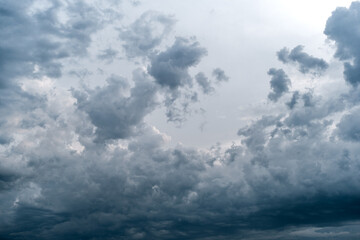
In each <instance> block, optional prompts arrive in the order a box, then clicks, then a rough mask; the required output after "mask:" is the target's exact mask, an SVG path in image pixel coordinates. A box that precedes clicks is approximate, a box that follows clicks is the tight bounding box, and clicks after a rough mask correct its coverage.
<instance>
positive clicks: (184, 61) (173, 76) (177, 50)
mask: <svg viewBox="0 0 360 240" xmlns="http://www.w3.org/2000/svg"><path fill="white" fill-rule="evenodd" d="M206 54H207V51H206V49H205V48H202V47H200V44H199V43H198V42H197V41H194V40H192V39H186V38H176V40H175V43H174V44H173V45H172V46H171V47H169V48H168V49H166V50H165V51H163V52H160V53H159V54H156V55H155V56H153V57H152V58H151V65H150V66H149V67H148V71H149V74H150V75H151V76H153V77H154V78H155V80H156V82H157V83H158V84H159V85H160V86H162V87H168V88H170V89H177V88H179V87H183V86H185V85H190V86H191V85H192V78H191V77H190V75H189V73H188V69H189V68H190V67H194V66H196V65H197V64H198V63H199V62H200V60H201V58H202V57H204V56H205V55H206Z"/></svg>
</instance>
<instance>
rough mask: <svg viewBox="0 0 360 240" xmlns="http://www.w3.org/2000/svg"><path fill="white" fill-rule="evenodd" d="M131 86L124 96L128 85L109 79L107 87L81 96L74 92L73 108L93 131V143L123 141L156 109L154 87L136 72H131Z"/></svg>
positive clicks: (122, 80) (141, 74)
mask: <svg viewBox="0 0 360 240" xmlns="http://www.w3.org/2000/svg"><path fill="white" fill-rule="evenodd" d="M133 74H134V76H133V80H134V82H135V86H134V87H133V88H131V89H130V96H126V90H128V87H129V86H128V83H127V81H126V80H125V79H123V78H121V77H118V76H112V77H110V78H108V79H107V83H108V84H107V85H106V86H104V87H102V88H100V87H98V88H96V89H94V90H87V91H85V92H80V91H74V97H75V98H76V99H77V106H78V108H79V109H80V110H83V111H85V112H86V113H87V114H88V115H89V117H90V120H91V122H92V123H93V124H94V125H95V126H96V127H97V129H96V135H97V141H104V140H108V139H118V138H127V137H129V136H131V135H133V134H135V132H136V130H138V129H137V128H138V127H139V125H141V123H142V120H143V118H144V117H145V115H147V114H148V113H150V112H151V111H153V110H154V108H155V106H156V99H155V96H156V92H157V87H156V85H155V84H154V83H153V82H152V81H150V80H149V78H148V76H147V75H146V73H144V72H142V71H141V70H140V69H138V70H136V71H134V73H133Z"/></svg>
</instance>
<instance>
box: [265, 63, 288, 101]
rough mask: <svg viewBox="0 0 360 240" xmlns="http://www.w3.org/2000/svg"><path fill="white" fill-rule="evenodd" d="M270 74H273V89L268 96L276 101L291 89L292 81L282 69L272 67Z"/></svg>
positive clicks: (271, 83) (271, 81)
mask: <svg viewBox="0 0 360 240" xmlns="http://www.w3.org/2000/svg"><path fill="white" fill-rule="evenodd" d="M268 75H270V76H271V80H270V87H271V89H272V92H271V93H269V95H268V98H269V99H270V100H271V101H274V102H276V101H277V100H278V99H279V98H280V97H281V96H282V95H284V93H287V92H288V91H289V86H290V85H291V81H290V79H289V77H288V76H287V75H286V73H285V72H284V70H282V69H275V68H270V69H269V71H268Z"/></svg>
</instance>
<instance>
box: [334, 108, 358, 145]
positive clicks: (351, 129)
mask: <svg viewBox="0 0 360 240" xmlns="http://www.w3.org/2000/svg"><path fill="white" fill-rule="evenodd" d="M359 117H360V111H359V110H357V111H355V112H353V113H350V114H346V115H345V116H343V117H342V119H341V121H340V123H339V124H338V125H337V127H338V134H339V136H340V138H342V139H344V140H346V141H354V142H359V141H360V126H359V124H358V120H359Z"/></svg>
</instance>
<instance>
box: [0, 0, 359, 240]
mask: <svg viewBox="0 0 360 240" xmlns="http://www.w3.org/2000/svg"><path fill="white" fill-rule="evenodd" d="M2 3H4V4H3V6H4V7H3V10H0V15H1V18H3V19H5V20H6V19H7V23H14V24H8V25H5V24H4V23H3V22H1V24H4V25H3V26H4V29H6V30H7V33H0V34H3V36H6V37H7V40H11V39H12V36H15V35H16V34H17V35H19V33H21V32H24V34H25V36H26V37H25V38H24V41H23V42H20V43H19V42H16V43H14V46H12V47H9V48H5V47H4V46H5V45H6V44H10V43H9V42H7V41H5V40H4V39H2V40H0V44H1V45H0V46H1V48H0V51H3V52H4V55H2V56H6V57H7V58H8V59H9V61H5V60H4V59H5V58H1V59H2V61H1V63H0V72H1V73H3V74H2V77H3V79H2V80H1V81H2V83H3V87H2V88H0V160H1V161H0V212H1V214H0V238H1V239H11V240H12V239H14V240H15V239H39V240H45V239H54V240H57V239H59V240H60V239H70V240H72V239H74V240H75V239H92V240H100V239H101V240H111V239H284V240H285V239H290V238H296V237H298V238H301V237H302V236H306V237H309V234H310V233H311V234H312V236H314V238H313V239H316V238H318V239H321V238H322V237H325V238H326V237H329V236H336V237H338V236H343V237H344V239H346V237H347V238H348V239H351V238H352V239H356V238H357V237H358V235H356V234H358V233H359V230H358V223H357V222H358V221H359V220H360V219H359V216H360V215H359V214H360V207H359V201H360V189H359V181H360V175H359V170H360V163H359V156H360V148H359V146H358V144H359V141H360V137H359V136H360V129H359V127H358V119H359V118H360V113H359V102H360V100H359V90H358V89H357V88H351V89H350V90H349V92H348V93H338V94H337V95H336V94H334V95H331V96H330V95H326V94H322V95H320V94H321V93H322V91H318V89H312V90H306V91H304V90H303V89H292V92H291V93H292V95H291V94H286V93H288V92H289V91H290V85H291V81H290V77H291V76H290V77H289V76H288V75H287V74H286V73H285V72H284V71H283V70H282V69H275V68H271V69H270V70H269V71H268V75H270V77H271V80H270V88H271V91H272V92H270V94H269V95H268V98H269V99H270V100H271V101H272V102H271V103H267V104H271V105H272V106H276V107H277V109H279V110H276V111H273V112H271V113H267V114H261V113H260V115H261V116H260V117H259V118H256V119H252V121H249V122H248V124H247V125H246V126H244V127H242V128H240V129H239V130H238V132H237V134H238V136H237V137H238V138H237V139H238V140H239V141H238V143H233V144H232V145H230V146H229V145H226V146H220V145H215V146H214V147H212V148H210V149H204V148H197V147H196V146H193V147H186V146H182V145H181V144H178V145H175V146H172V147H170V146H169V144H167V143H168V142H169V141H170V136H168V135H166V134H165V133H162V132H161V131H160V130H158V129H157V128H156V127H155V126H152V125H151V124H149V122H147V121H146V119H147V117H149V116H150V115H151V113H153V112H154V111H156V110H159V109H161V107H163V106H164V105H165V107H166V114H167V117H168V119H170V120H171V121H181V119H182V115H181V113H182V112H184V111H190V110H189V104H191V103H193V102H196V101H198V98H197V97H198V94H200V93H199V92H198V90H199V89H198V88H197V87H200V90H201V91H202V93H204V94H209V93H211V92H213V91H214V90H215V87H214V86H216V83H217V82H222V81H228V80H229V77H227V76H226V74H225V72H224V71H223V70H221V69H220V68H215V69H214V70H213V72H211V74H212V76H213V77H214V79H213V80H211V79H210V80H209V79H208V78H207V77H206V75H205V74H204V73H203V72H204V71H202V70H198V69H196V72H199V73H198V74H196V75H195V80H196V83H197V85H195V84H193V76H192V74H191V68H195V67H196V66H198V64H199V62H200V60H201V59H202V58H203V57H205V55H206V53H207V50H206V49H205V48H203V47H201V46H200V44H199V43H198V42H197V41H196V40H195V39H188V38H182V37H178V38H176V39H175V42H174V44H173V45H171V46H169V47H167V48H165V49H163V50H158V51H155V49H154V48H156V47H158V46H159V44H160V42H161V40H162V38H164V37H165V33H164V32H162V31H160V35H156V34H155V33H154V32H153V31H155V30H153V28H152V26H153V24H155V25H157V24H160V25H161V26H162V25H164V24H165V26H169V27H170V25H171V26H172V23H171V24H170V22H171V21H173V20H172V18H170V20H169V19H168V17H166V16H167V15H163V14H160V13H153V12H152V13H146V14H145V15H142V16H141V17H140V19H139V20H137V21H135V23H134V24H133V25H131V26H130V27H129V28H128V29H127V30H126V31H129V32H128V33H129V38H128V39H127V38H126V36H122V37H123V38H122V41H124V42H125V43H123V44H125V45H124V48H125V49H126V53H125V54H126V57H129V58H130V59H132V58H133V57H143V58H144V59H143V60H144V63H145V65H144V66H143V67H142V68H141V67H140V68H136V69H135V70H134V71H133V72H132V77H129V78H125V77H120V76H118V75H116V74H111V73H109V74H108V75H105V74H104V76H108V77H107V78H106V82H105V83H104V85H102V86H91V85H90V84H87V82H85V83H84V81H83V82H81V83H82V84H81V86H80V87H76V86H74V87H73V88H72V89H71V91H67V90H66V89H65V90H64V89H63V88H60V87H59V85H58V80H57V78H60V75H61V74H59V75H57V74H53V73H52V72H51V71H50V67H49V66H48V64H50V65H51V64H62V62H61V59H62V58H63V57H64V58H65V57H66V58H70V57H74V58H76V57H79V56H83V54H87V46H89V44H91V42H92V39H91V34H90V33H92V32H93V31H95V29H97V28H98V27H99V26H98V23H97V22H93V21H95V20H94V19H92V16H93V15H92V14H91V13H92V12H93V10H94V9H88V8H86V7H85V6H89V5H76V4H75V5H74V6H77V7H80V6H81V7H82V8H81V9H82V11H84V12H82V11H80V12H81V13H83V14H79V16H78V17H80V19H81V21H80V20H78V19H77V17H75V19H72V18H70V19H72V20H69V21H70V22H72V23H73V24H74V25H73V24H70V23H69V22H68V23H67V24H65V26H68V27H69V28H67V27H64V25H63V24H60V23H59V24H55V22H52V21H50V20H52V19H53V18H52V17H54V18H55V16H57V15H56V14H54V13H53V12H52V11H57V9H58V7H60V6H61V7H65V6H66V8H65V9H66V13H69V14H70V13H73V12H72V11H75V9H74V6H73V5H62V3H59V2H57V1H54V2H51V3H52V4H51V5H50V6H51V7H50V8H45V10H39V12H38V13H37V14H35V15H31V16H28V15H27V14H28V9H29V7H30V5H31V4H30V2H27V1H25V2H22V3H10V2H6V1H3V2H2ZM78 4H85V3H82V2H81V3H78ZM357 7H358V5H357V4H356V3H355V4H354V3H353V4H352V5H351V7H350V8H349V9H337V10H335V12H334V13H333V15H332V16H331V17H330V19H333V18H334V16H336V19H337V20H338V21H336V23H337V24H340V25H341V23H342V22H343V21H345V20H346V19H347V21H350V23H351V24H352V21H353V20H354V19H353V15H352V14H350V16H351V17H349V18H348V14H349V11H350V12H351V13H353V12H352V11H355V12H356V9H357ZM4 9H5V10H4ZM61 9H62V8H61ZM86 9H87V10H86ZM64 11H65V10H64ZM94 11H95V10H94ZM147 14H149V15H147ZM338 14H339V15H338ZM45 15H46V16H47V17H46V18H45V17H44V16H45ZM70 15H71V14H70ZM38 16H43V18H42V19H48V17H49V16H51V17H50V18H49V19H50V20H49V21H50V22H48V21H40V20H39V19H40V18H39V17H38ZM71 16H72V15H71ZM76 16H77V15H76ZM84 16H87V17H85V20H84V19H83V17H84ZM88 17H89V19H88ZM342 17H344V18H345V20H344V19H343V18H342ZM8 18H9V19H10V20H9V19H8ZM28 20H29V21H32V23H33V25H32V24H30V23H26V21H28ZM355 20H356V19H355ZM355 20H354V21H355ZM79 21H80V22H79ZM168 21H170V22H168ZM332 21H333V20H329V21H328V23H327V28H328V26H332V25H333V24H335V22H332ZM15 23H17V24H15ZM18 23H23V24H24V26H22V25H21V24H18ZM50 23H51V24H50ZM355 23H356V21H355ZM42 24H44V25H46V24H49V26H47V25H46V26H47V27H46V28H44V29H46V31H45V30H44V29H43V27H44V26H43V25H42ZM148 25H149V26H148ZM16 26H18V27H16ZM70 26H72V27H70ZM25 27H27V28H31V29H35V30H38V31H40V30H39V29H41V31H42V32H41V33H40V34H39V35H35V33H31V32H30V30H27V29H25ZM73 28H74V29H73ZM69 29H70V30H69ZM341 29H345V30H346V31H347V28H341ZM35 30H34V31H35ZM78 30H79V32H78ZM17 31H19V32H17ZM338 31H340V29H338V28H335V29H333V30H332V31H330V32H331V34H330V35H331V36H340V35H341V34H340V33H341V32H340V33H339V32H338ZM35 32H36V31H35ZM58 32H60V33H58ZM15 33H16V34H15ZM58 34H60V35H59V36H57V35H58ZM82 34H89V35H86V36H84V35H82ZM330 35H329V36H330ZM56 36H57V37H59V38H60V39H61V40H62V41H64V42H65V43H63V42H62V41H60V40H59V41H60V43H58V44H55V43H57V42H56V41H55V40H54V38H55V37H56ZM345 36H346V34H345ZM147 37H148V38H149V39H150V40H153V41H149V45H146V46H145V45H143V41H145V40H144V39H145V38H147ZM28 38H29V39H28ZM344 38H346V37H344ZM348 38H351V39H353V38H352V36H351V37H350V36H347V39H348ZM38 41H39V42H38ZM335 41H337V47H338V51H340V50H339V49H341V46H342V44H345V43H346V44H345V45H344V46H343V47H344V49H348V48H349V47H350V46H352V48H355V46H353V45H351V44H355V43H354V42H352V41H349V42H346V41H345V42H343V41H342V40H340V39H337V40H335ZM40 42H41V44H43V43H44V47H45V48H44V49H43V51H44V53H43V54H40V53H39V52H38V51H40V50H41V49H40V47H38V48H30V47H31V46H37V45H39V46H40V45H41V44H40ZM45 43H46V44H45ZM126 44H127V45H126ZM132 44H133V45H132ZM18 45H21V46H19V47H20V49H21V50H22V51H24V56H25V57H24V59H22V58H19V55H20V52H18V51H20V50H17V49H16V48H15V46H18ZM48 45H51V47H49V48H46V47H47V46H48ZM28 47H29V49H28ZM63 48H64V49H63ZM352 48H350V50H351V49H352ZM1 49H2V50H1ZM62 49H63V51H64V52H66V53H67V54H66V56H62V55H57V53H58V51H60V50H61V51H62ZM100 49H104V48H100ZM350 50H349V51H350ZM342 51H345V50H341V51H340V52H342ZM346 51H347V50H346ZM40 52H41V51H40ZM291 52H292V51H291ZM295 53H296V54H294V55H296V56H297V57H296V58H293V57H290V55H291V53H289V54H285V56H286V57H287V58H286V59H289V60H288V61H296V62H297V63H298V64H299V65H304V66H305V69H307V70H309V71H310V70H313V68H312V67H311V66H312V65H311V66H310V65H306V64H307V62H308V60H309V59H313V57H311V55H308V54H305V53H303V52H302V49H301V48H300V50H299V49H298V50H296V51H295ZM349 54H352V55H351V56H352V57H353V58H354V59H356V57H357V55H355V54H356V52H355V51H350V52H349ZM39 55H41V56H43V57H44V58H41V57H39ZM114 55H121V53H119V52H118V53H116V54H115V53H114V54H113V53H112V52H111V51H105V52H103V54H102V55H100V56H95V59H98V57H99V58H100V59H99V60H102V59H104V60H108V59H112V57H113V56H114ZM75 56H76V57H75ZM336 56H337V55H336ZM290 58H291V59H296V60H290ZM39 59H41V61H40V60H39ZM346 59H347V60H348V59H350V58H346ZM354 61H355V60H354ZM310 62H311V61H310ZM315 62H316V61H315ZM1 64H2V65H1ZM110 64H112V63H111V62H109V65H110ZM114 64H117V63H114ZM349 64H350V63H349ZM353 64H354V65H352V66H353V67H354V68H355V67H356V63H355V62H354V63H353ZM12 65H13V66H12ZM35 65H38V66H39V71H40V72H41V74H40V73H38V74H34V73H33V68H35ZM315 65H316V64H315ZM115 66H118V65H115ZM17 67H18V68H23V71H20V72H17V71H16V70H17ZM58 67H59V68H57V67H56V69H57V70H58V71H59V73H61V69H62V68H61V66H58ZM211 69H212V68H211ZM12 71H14V72H12ZM304 71H305V70H304ZM20 76H22V77H23V78H24V79H23V80H22V82H21V84H20V82H19V84H18V82H17V81H13V80H14V79H15V78H19V77H20ZM345 77H346V79H347V77H348V76H347V75H346V74H345ZM100 80H101V79H100ZM299 81H301V79H300V80H299ZM347 81H348V82H349V81H350V80H347ZM353 85H354V86H356V84H353ZM294 88H295V87H294ZM284 95H286V96H284ZM287 95H290V96H287ZM281 97H283V98H284V102H285V101H288V100H289V101H288V102H286V104H287V107H286V106H284V102H281V101H278V100H279V99H280V98H281ZM286 97H289V99H285V98H286ZM267 106H269V105H267ZM349 222H352V223H351V224H353V225H355V226H356V227H352V226H353V225H351V224H350V223H349ZM324 226H327V228H323V227H324ZM331 227H334V229H335V227H338V228H340V229H343V227H347V228H346V231H347V232H346V233H345V234H343V233H342V234H339V233H336V232H334V233H330V230H329V228H331ZM351 227H352V228H351ZM314 229H316V230H314ZM354 229H355V230H354ZM322 230H323V231H328V232H326V234H325V233H323V232H322ZM356 230H357V232H356ZM334 231H335V230H334ZM337 231H340V230H337ZM351 231H354V232H355V233H353V232H351ZM301 234H302V235H301ZM304 234H305V235H304ZM306 234H307V235H306ZM309 239H311V238H309Z"/></svg>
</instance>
